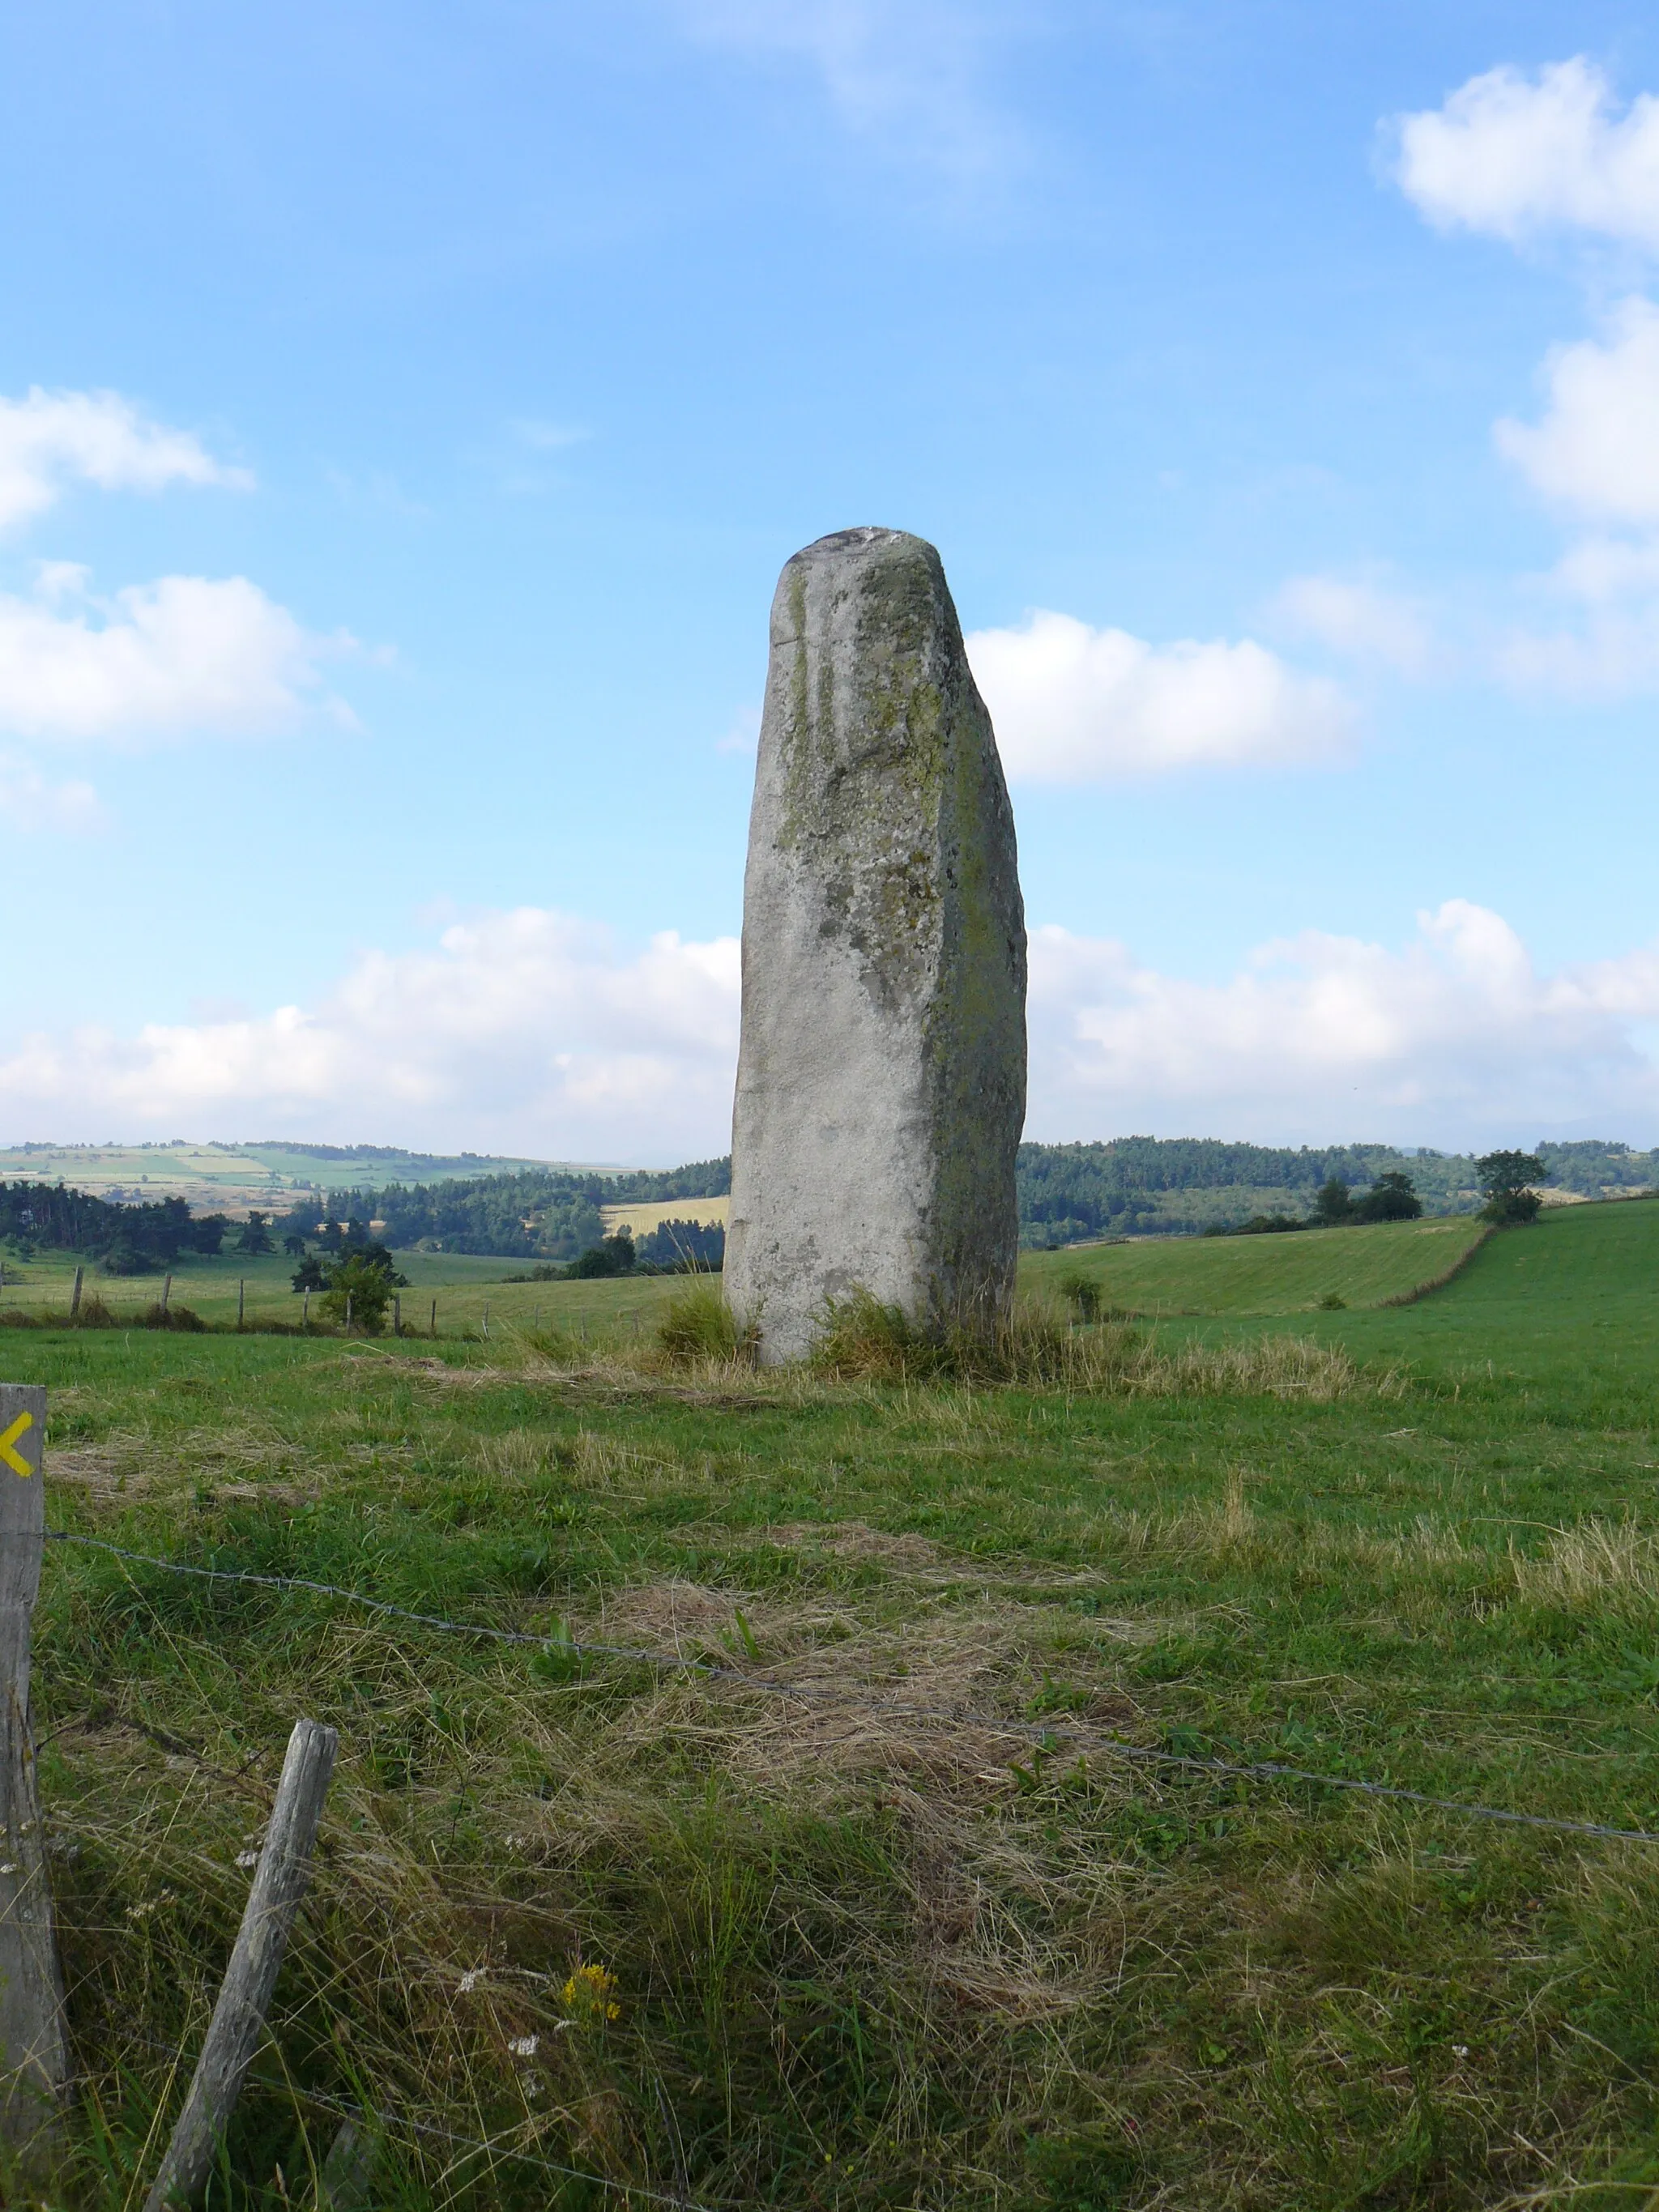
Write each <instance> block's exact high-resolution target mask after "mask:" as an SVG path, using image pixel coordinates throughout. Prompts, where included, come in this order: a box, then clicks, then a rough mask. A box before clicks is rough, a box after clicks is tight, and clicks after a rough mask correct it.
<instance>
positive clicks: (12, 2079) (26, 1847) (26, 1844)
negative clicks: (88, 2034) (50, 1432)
mask: <svg viewBox="0 0 1659 2212" xmlns="http://www.w3.org/2000/svg"><path fill="white" fill-rule="evenodd" d="M45 1440H46V1392H45V1391H44V1390H42V1389H36V1388H35V1387H33V1385H31V1384H26V1383H0V1689H3V1696H0V1853H3V1857H0V2094H3V2103H0V2130H3V2132H4V2134H5V2137H6V2140H7V2141H8V2142H9V2143H12V2144H14V2145H15V2146H20V2147H21V2146H26V2145H27V2144H28V2143H29V2142H33V2141H34V2140H35V2139H36V2138H38V2137H39V2136H40V2135H41V2133H42V2132H43V2130H46V2128H48V2127H49V2126H50V2125H51V2124H52V2120H53V2118H55V2116H56V2112H57V2107H58V2099H59V2097H60V2096H61V2094H62V2093H63V2088H64V2083H65V2082H66V2081H68V2079H69V2048H68V2045H67V2044H66V2042H65V2040H64V1981H63V1975H62V1972H61V1971H60V1969H59V1966H58V1936H57V1931H56V1929H55V1928H54V1926H53V1924H52V1891H51V1888H50V1887H49V1886H48V1883H47V1879H46V1838H45V1837H44V1836H43V1835H42V1834H41V1832H40V1793H39V1790H38V1789H37V1786H36V1782H35V1772H34V1745H33V1740H32V1738H31V1736H30V1734H29V1615H30V1613H31V1611H32V1610H33V1605H34V1598H35V1593H36V1591H37V1590H38V1589H40V1556H41V1553H42V1552H43V1551H44V1550H45V1548H46V1538H45V1530H46V1501H45V1498H44V1495H43V1486H42V1480H41V1473H40V1465H41V1447H42V1445H43V1443H44V1442H45Z"/></svg>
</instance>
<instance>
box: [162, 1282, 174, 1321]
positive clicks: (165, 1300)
mask: <svg viewBox="0 0 1659 2212" xmlns="http://www.w3.org/2000/svg"><path fill="white" fill-rule="evenodd" d="M172 1297H173V1278H172V1276H171V1275H169V1276H168V1277H167V1280H166V1281H165V1282H164V1283H163V1284H162V1285H161V1311H162V1312H163V1313H165V1312H166V1311H167V1306H168V1304H169V1302H170V1301H171V1299H172Z"/></svg>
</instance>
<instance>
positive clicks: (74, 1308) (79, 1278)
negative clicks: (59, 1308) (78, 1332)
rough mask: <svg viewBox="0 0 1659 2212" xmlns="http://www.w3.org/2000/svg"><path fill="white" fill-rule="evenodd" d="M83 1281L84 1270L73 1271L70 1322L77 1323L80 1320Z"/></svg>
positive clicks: (82, 1268) (79, 1268)
mask: <svg viewBox="0 0 1659 2212" xmlns="http://www.w3.org/2000/svg"><path fill="white" fill-rule="evenodd" d="M85 1279H86V1269H85V1268H84V1267H77V1268H76V1271H75V1286H74V1288H73V1289H72V1290H71V1291H70V1320H71V1321H78V1320H79V1319H80V1316H81V1285H82V1283H83V1282H84V1281H85Z"/></svg>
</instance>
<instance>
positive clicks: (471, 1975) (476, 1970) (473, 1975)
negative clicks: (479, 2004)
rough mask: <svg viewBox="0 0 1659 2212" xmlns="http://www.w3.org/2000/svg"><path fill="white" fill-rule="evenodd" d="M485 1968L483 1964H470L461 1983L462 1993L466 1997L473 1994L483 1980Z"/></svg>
mask: <svg viewBox="0 0 1659 2212" xmlns="http://www.w3.org/2000/svg"><path fill="white" fill-rule="evenodd" d="M481 1981H483V1967H482V1966H469V1967H468V1968H467V1970H466V1972H465V1973H464V1974H463V1975H462V1976H461V1978H460V1982H459V1990H460V1992H461V1995H462V1996H464V1997H465V1996H471V1994H472V1992H473V1990H476V1989H477V1986H478V1984H479V1983H480V1982H481Z"/></svg>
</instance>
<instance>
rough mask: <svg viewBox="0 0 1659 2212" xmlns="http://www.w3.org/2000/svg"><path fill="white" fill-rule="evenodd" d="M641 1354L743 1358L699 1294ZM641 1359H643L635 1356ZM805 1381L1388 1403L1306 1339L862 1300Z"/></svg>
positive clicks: (1373, 1384)
mask: <svg viewBox="0 0 1659 2212" xmlns="http://www.w3.org/2000/svg"><path fill="white" fill-rule="evenodd" d="M652 1351H653V1353H654V1355H655V1357H656V1358H659V1359H661V1360H664V1361H665V1362H667V1363H668V1364H671V1365H675V1366H678V1367H684V1368H692V1367H706V1366H709V1365H719V1366H724V1367H727V1368H731V1367H735V1366H738V1365H741V1364H747V1363H748V1362H750V1360H751V1359H752V1352H753V1342H752V1336H750V1338H748V1339H746V1340H745V1338H744V1335H743V1334H742V1333H741V1332H740V1331H739V1329H738V1324H737V1322H736V1319H735V1317H734V1316H733V1314H732V1310H731V1308H730V1307H729V1306H728V1305H727V1304H726V1301H725V1299H724V1298H723V1297H721V1295H720V1291H718V1290H717V1289H715V1288H714V1287H713V1286H711V1285H699V1286H698V1287H697V1288H696V1290H693V1291H687V1292H686V1293H685V1294H684V1296H683V1297H678V1298H676V1299H674V1300H673V1301H672V1303H671V1304H670V1306H669V1308H668V1310H667V1312H666V1314H665V1316H664V1318H663V1320H662V1322H661V1323H660V1325H659V1328H658V1330H657V1333H656V1337H655V1340H654V1344H653V1347H652ZM647 1356H650V1355H647ZM805 1364H806V1371H807V1373H808V1374H810V1375H812V1376H817V1377H818V1378H819V1379H821V1380H823V1381H825V1382H840V1383H913V1382H927V1381H933V1380H937V1381H939V1382H955V1383H979V1384H981V1385H993V1386H994V1385H996V1384H1006V1385H1011V1386H1019V1385H1024V1386H1025V1387H1027V1388H1030V1389H1062V1390H1076V1391H1082V1392H1091V1393H1122V1394H1127V1395H1135V1394H1140V1395H1152V1396H1172V1395H1179V1394H1181V1393H1183V1392H1206V1391H1241V1392H1252V1391H1259V1392H1262V1393H1265V1394H1267V1395H1273V1396H1275V1397H1303V1398H1335V1397H1341V1396H1344V1395H1346V1394H1347V1393H1349V1392H1351V1391H1352V1390H1356V1389H1370V1390H1381V1391H1383V1392H1384V1393H1386V1394H1396V1393H1397V1392H1398V1391H1399V1390H1400V1389H1401V1388H1402V1387H1403V1384H1402V1381H1401V1377H1400V1376H1398V1375H1396V1374H1395V1373H1394V1372H1393V1371H1392V1370H1389V1371H1387V1372H1383V1373H1381V1374H1373V1373H1368V1372H1366V1371H1364V1370H1361V1369H1360V1368H1359V1367H1358V1366H1357V1365H1356V1364H1355V1363H1354V1361H1353V1360H1352V1359H1351V1358H1349V1356H1348V1354H1347V1353H1346V1352H1344V1351H1342V1350H1341V1349H1340V1347H1339V1346H1333V1345H1325V1344H1319V1343H1316V1342H1315V1341H1314V1340H1311V1339H1310V1338H1307V1337H1296V1336H1282V1335H1270V1336H1264V1337H1260V1338H1255V1339H1253V1340H1249V1341H1248V1342H1242V1343H1230V1344H1214V1345H1204V1344H1182V1345H1176V1346H1170V1347H1168V1348H1166V1347H1164V1346H1161V1345H1160V1344H1159V1343H1158V1340H1157V1337H1156V1335H1155V1334H1153V1335H1147V1334H1143V1333H1142V1332H1141V1331H1139V1330H1137V1329H1134V1328H1130V1327H1128V1326H1127V1324H1126V1323H1125V1322H1122V1321H1121V1320H1117V1319H1113V1318H1107V1319H1105V1320H1103V1321H1098V1322H1087V1323H1084V1324H1081V1325H1079V1323H1077V1322H1073V1321H1071V1320H1070V1319H1069V1318H1068V1317H1067V1316H1066V1315H1065V1314H1064V1313H1063V1312H1061V1311H1059V1310H1055V1309H1054V1308H1053V1307H1051V1306H1048V1305H1044V1304H1038V1303H1036V1302H1035V1301H1031V1300H1021V1301H1020V1302H1019V1303H1018V1304H1016V1305H1015V1306H1014V1307H1013V1309H1012V1311H1011V1312H1010V1313H1009V1314H1008V1315H1007V1316H1006V1317H1005V1318H1003V1319H1002V1320H1000V1322H998V1324H997V1326H996V1327H995V1328H994V1329H993V1330H991V1331H989V1332H975V1331H972V1330H969V1329H965V1328H950V1329H946V1330H944V1331H942V1332H941V1331H930V1330H928V1329H926V1328H921V1327H920V1326H918V1325H917V1324H916V1323H915V1322H912V1321H911V1320H910V1319H909V1318H908V1316H907V1315H906V1314H905V1313H904V1312H903V1311H902V1309H901V1308H899V1307H898V1306H896V1305H884V1304H882V1303H881V1301H880V1300H879V1299H878V1298H876V1297H873V1296H872V1294H871V1292H869V1291H866V1290H857V1291H852V1292H851V1293H849V1295H848V1296H847V1297H842V1298H831V1299H828V1300H826V1302H825V1304H824V1309H823V1325H822V1328H821V1329H820V1332H819V1334H818V1338H817V1343H816V1344H815V1346H814V1347H813V1350H812V1352H811V1356H810V1358H808V1360H807V1362H806V1363H805Z"/></svg>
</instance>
